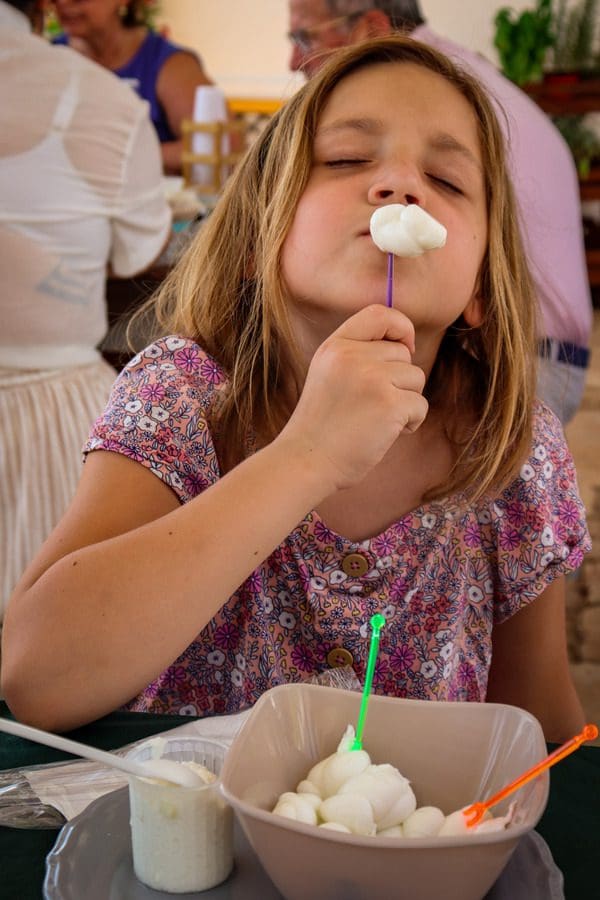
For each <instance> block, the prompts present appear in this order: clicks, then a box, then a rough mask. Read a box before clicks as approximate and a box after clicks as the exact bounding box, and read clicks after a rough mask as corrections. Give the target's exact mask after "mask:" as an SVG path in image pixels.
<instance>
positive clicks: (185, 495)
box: [84, 336, 225, 503]
mask: <svg viewBox="0 0 600 900" xmlns="http://www.w3.org/2000/svg"><path fill="white" fill-rule="evenodd" d="M224 384H225V377H224V374H223V371H222V369H221V368H220V366H219V365H218V363H217V362H216V361H215V360H213V359H212V358H211V357H209V356H208V355H207V354H206V353H205V352H204V351H203V350H202V349H201V348H200V347H199V346H198V345H197V344H195V343H194V342H193V341H190V340H186V339H184V338H180V337H175V336H171V337H167V338H162V339H161V340H159V341H157V342H156V343H154V344H151V345H150V346H149V347H146V349H145V350H143V351H142V352H141V353H139V354H138V355H137V356H135V357H134V358H133V359H132V360H131V361H130V362H129V364H128V365H127V366H126V367H125V369H123V371H122V372H121V374H120V375H119V377H118V378H117V380H116V382H115V384H114V385H113V389H112V392H111V395H110V398H109V401H108V405H107V407H106V409H105V410H104V413H103V414H102V415H101V416H100V417H99V418H98V419H97V420H96V422H95V423H94V425H93V427H92V431H91V434H90V437H89V438H88V441H87V443H86V445H85V447H84V452H85V453H88V452H90V451H93V450H109V451H112V452H115V453H122V454H123V455H124V456H127V457H129V458H130V459H133V460H135V461H136V462H139V463H140V464H141V465H143V466H145V467H146V468H148V469H150V471H151V472H152V473H153V474H154V475H156V476H157V477H158V478H160V479H161V480H162V481H164V482H165V484H167V485H169V487H171V488H172V489H173V491H174V492H175V493H176V495H177V497H178V498H179V500H180V501H181V502H182V503H185V502H187V501H188V500H191V499H192V498H193V497H195V496H197V495H198V494H199V493H201V492H202V491H203V490H204V489H205V488H207V487H208V486H209V485H211V484H213V483H214V482H215V481H217V480H218V478H219V477H220V472H219V464H218V460H217V454H216V451H215V447H214V443H213V437H212V434H211V430H210V426H209V421H208V420H209V414H210V411H211V407H212V405H213V403H214V400H215V399H216V397H217V396H218V391H219V390H220V389H221V388H222V387H223V385H224Z"/></svg>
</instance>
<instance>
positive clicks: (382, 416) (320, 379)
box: [280, 304, 428, 493]
mask: <svg viewBox="0 0 600 900" xmlns="http://www.w3.org/2000/svg"><path fill="white" fill-rule="evenodd" d="M413 352H414V328H413V326H412V323H411V322H410V320H409V319H407V317H406V316H405V315H403V313H401V312H399V311H398V310H396V309H388V308H387V307H385V306H382V305H379V304H377V305H373V306H368V307H366V308H365V309H362V310H361V311H360V312H358V313H356V314H355V315H353V316H352V317H351V318H349V319H348V320H347V321H346V322H344V324H343V325H341V326H340V327H339V328H338V329H337V330H336V331H334V332H333V334H332V335H330V337H328V338H327V340H326V341H324V342H323V343H322V344H321V346H320V347H319V348H318V350H317V352H316V353H315V355H314V357H313V359H312V361H311V364H310V367H309V370H308V374H307V376H306V382H305V385H304V389H303V391H302V395H301V397H300V399H299V401H298V405H297V406H296V409H295V410H294V413H293V415H292V416H291V417H290V420H289V422H288V423H287V425H286V427H285V428H284V429H283V431H282V432H281V435H280V438H281V439H283V440H287V441H290V440H291V441H293V442H294V444H295V446H296V447H298V448H300V449H301V450H302V451H303V452H306V453H307V454H310V459H311V464H312V465H313V466H319V467H321V470H322V472H323V475H324V477H326V478H329V479H330V481H331V493H333V492H334V491H337V490H341V489H343V488H347V487H350V486H351V485H353V484H356V483H357V482H359V481H361V480H362V479H363V478H364V477H365V476H366V475H367V473H368V472H369V471H370V470H371V469H372V468H373V467H374V466H375V465H377V463H378V462H380V460H381V459H382V458H383V456H384V455H385V454H386V452H387V451H388V450H389V448H390V447H391V446H392V444H393V443H394V441H395V440H396V438H397V437H398V436H399V435H400V434H401V433H402V432H403V431H408V432H413V431H415V430H416V429H417V428H418V427H419V425H421V423H422V422H423V420H424V419H425V416H426V415H427V409H428V405H427V401H426V400H425V398H424V397H423V395H422V391H423V388H424V386H425V373H424V372H423V370H422V369H420V368H418V367H417V366H414V365H412V363H411V355H412V353H413Z"/></svg>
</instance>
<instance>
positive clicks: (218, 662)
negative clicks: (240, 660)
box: [206, 650, 225, 666]
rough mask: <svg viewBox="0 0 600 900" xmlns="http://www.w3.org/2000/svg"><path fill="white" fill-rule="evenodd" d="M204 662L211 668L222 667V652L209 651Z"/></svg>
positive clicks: (223, 658)
mask: <svg viewBox="0 0 600 900" xmlns="http://www.w3.org/2000/svg"><path fill="white" fill-rule="evenodd" d="M206 661H207V662H208V663H209V664H210V665H211V666H222V665H223V663H224V662H225V654H224V653H223V651H222V650H211V652H210V653H209V654H208V656H207V657H206Z"/></svg>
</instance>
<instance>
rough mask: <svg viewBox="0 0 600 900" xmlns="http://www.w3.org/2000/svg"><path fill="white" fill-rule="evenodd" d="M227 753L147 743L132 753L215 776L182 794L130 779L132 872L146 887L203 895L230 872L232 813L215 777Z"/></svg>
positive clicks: (181, 741)
mask: <svg viewBox="0 0 600 900" xmlns="http://www.w3.org/2000/svg"><path fill="white" fill-rule="evenodd" d="M226 752H227V747H226V746H225V745H224V744H220V743H218V742H217V741H210V740H204V739H202V738H193V737H190V738H183V737H182V738H175V737H173V738H152V739H150V740H149V741H146V742H145V743H144V744H142V745H140V746H139V747H137V748H135V749H134V750H132V751H131V753H130V754H128V755H129V756H133V757H135V758H136V759H139V760H147V759H152V758H155V759H156V758H161V757H164V758H166V759H173V760H176V761H178V762H194V763H198V764H199V765H202V766H205V767H206V768H207V769H209V771H211V772H214V774H215V775H217V779H216V780H215V781H214V782H211V783H210V784H205V785H202V786H201V787H198V788H185V787H179V786H177V785H170V784H167V783H166V782H160V781H156V780H154V779H149V778H137V777H131V778H130V780H129V802H130V807H131V819H130V824H131V842H132V850H133V868H134V871H135V874H136V876H137V878H139V880H140V881H141V882H143V883H144V884H146V885H148V887H151V888H154V889H155V890H161V891H168V892H169V893H185V892H188V891H189V892H191V891H205V890H207V889H208V888H211V887H214V886H215V885H217V884H220V883H221V882H222V881H224V880H225V879H226V878H227V876H228V875H229V873H230V872H231V869H232V867H233V812H232V810H231V807H230V806H229V805H228V804H227V802H226V801H225V800H224V798H223V796H222V794H221V790H220V782H219V779H218V776H219V774H220V772H221V767H222V765H223V761H224V759H225V754H226Z"/></svg>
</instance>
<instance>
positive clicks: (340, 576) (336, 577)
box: [329, 569, 348, 584]
mask: <svg viewBox="0 0 600 900" xmlns="http://www.w3.org/2000/svg"><path fill="white" fill-rule="evenodd" d="M347 578H348V576H347V575H346V573H345V572H342V570H341V569H334V570H333V572H332V573H331V574H330V576H329V582H330V584H342V582H344V581H346V579H347Z"/></svg>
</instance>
